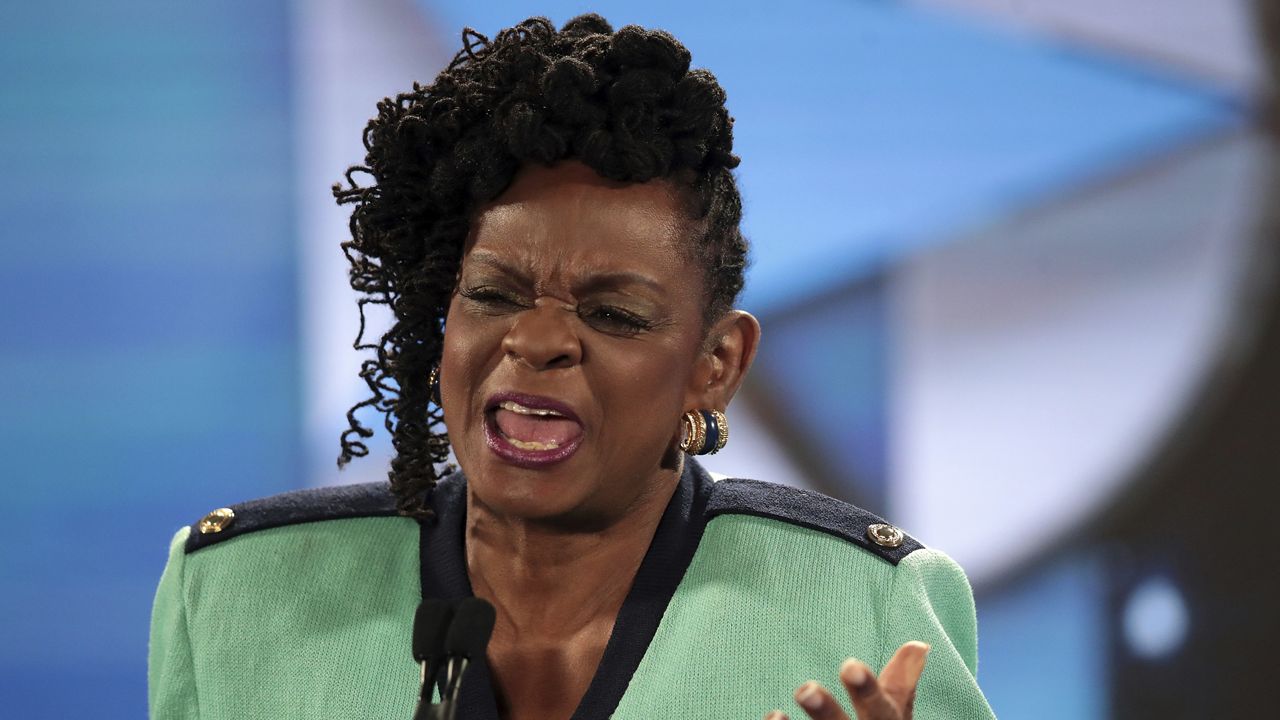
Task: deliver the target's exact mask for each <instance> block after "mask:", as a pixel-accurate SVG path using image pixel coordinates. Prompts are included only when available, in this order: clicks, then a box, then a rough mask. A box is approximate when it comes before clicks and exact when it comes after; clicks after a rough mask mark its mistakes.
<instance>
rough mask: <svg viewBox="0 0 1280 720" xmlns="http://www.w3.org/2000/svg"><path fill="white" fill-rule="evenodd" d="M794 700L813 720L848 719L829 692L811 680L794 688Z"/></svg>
mask: <svg viewBox="0 0 1280 720" xmlns="http://www.w3.org/2000/svg"><path fill="white" fill-rule="evenodd" d="M796 702H797V703H799V704H800V707H802V708H804V712H805V714H806V715H808V716H809V717H810V718H813V720H849V716H848V715H845V714H844V710H843V709H841V707H840V704H839V703H837V702H836V699H835V698H833V697H831V693H829V692H827V689H826V688H824V687H822V686H821V685H819V684H818V683H816V682H814V681H812V680H810V681H809V682H807V683H805V684H803V685H801V686H800V687H798V688H796Z"/></svg>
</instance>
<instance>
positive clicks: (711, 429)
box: [680, 410, 729, 455]
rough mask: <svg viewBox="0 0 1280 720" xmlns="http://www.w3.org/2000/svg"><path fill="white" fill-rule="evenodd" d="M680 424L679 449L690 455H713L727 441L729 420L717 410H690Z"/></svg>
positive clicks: (683, 416)
mask: <svg viewBox="0 0 1280 720" xmlns="http://www.w3.org/2000/svg"><path fill="white" fill-rule="evenodd" d="M680 426H681V430H680V449H681V450H683V451H685V452H687V453H689V454H690V455H715V454H716V453H718V452H720V451H721V450H722V449H724V446H725V443H727V442H729V420H728V418H726V417H725V416H724V413H722V412H720V411H719V410H690V411H688V412H686V413H685V414H684V415H682V416H681V417H680Z"/></svg>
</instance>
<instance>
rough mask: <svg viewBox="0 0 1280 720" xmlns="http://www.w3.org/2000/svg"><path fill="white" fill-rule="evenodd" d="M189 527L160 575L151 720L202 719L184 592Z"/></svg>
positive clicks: (150, 671)
mask: <svg viewBox="0 0 1280 720" xmlns="http://www.w3.org/2000/svg"><path fill="white" fill-rule="evenodd" d="M189 532H190V528H183V529H181V530H179V531H178V532H177V534H175V535H174V536H173V540H172V541H171V542H170V543H169V562H168V564H166V565H165V568H164V574H163V575H161V576H160V587H159V588H158V589H157V590H156V600H155V605H154V606H153V607H152V609H151V642H150V646H149V648H148V652H147V704H148V707H149V708H150V716H151V719H152V720H187V719H188V718H191V719H194V718H199V717H200V708H199V703H198V702H197V698H196V678H195V669H194V667H193V665H192V659H191V637H190V635H189V633H188V632H187V611H186V593H185V590H184V585H185V583H184V577H183V575H184V563H185V560H186V554H185V551H184V546H185V545H186V541H187V534H188V533H189Z"/></svg>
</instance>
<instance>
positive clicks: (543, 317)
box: [502, 297, 582, 370]
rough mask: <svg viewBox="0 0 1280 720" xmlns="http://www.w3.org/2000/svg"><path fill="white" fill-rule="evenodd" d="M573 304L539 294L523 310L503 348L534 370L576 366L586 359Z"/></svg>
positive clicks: (503, 340)
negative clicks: (568, 304) (565, 303)
mask: <svg viewBox="0 0 1280 720" xmlns="http://www.w3.org/2000/svg"><path fill="white" fill-rule="evenodd" d="M575 319H576V315H575V314H574V313H573V310H572V308H567V307H565V305H564V303H561V302H558V301H556V300H554V299H552V298H545V297H544V298H538V301H537V302H535V303H534V306H533V307H531V308H529V309H528V310H525V311H523V312H521V313H519V314H518V315H517V316H516V319H515V322H514V323H512V325H511V329H510V330H508V331H507V334H506V337H504V338H503V339H502V349H503V351H504V352H506V354H507V356H508V357H512V358H514V359H516V360H519V361H521V362H524V363H525V364H527V365H529V366H530V367H532V368H533V369H534V370H555V369H559V368H567V367H573V366H574V365H577V364H579V363H581V362H582V343H581V341H580V340H579V338H578V335H577V333H576V332H575V328H574V326H573V323H574V320H575Z"/></svg>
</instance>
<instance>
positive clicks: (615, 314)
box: [578, 305, 653, 335]
mask: <svg viewBox="0 0 1280 720" xmlns="http://www.w3.org/2000/svg"><path fill="white" fill-rule="evenodd" d="M578 316H579V317H581V318H582V321H583V322H585V323H586V324H587V325H590V326H591V327H593V328H595V329H596V330H599V331H601V332H606V333H610V334H613V335H637V334H639V333H642V332H644V331H646V330H650V329H652V328H653V323H652V322H650V321H649V320H647V319H645V318H643V317H640V316H639V315H636V314H635V313H633V312H630V311H628V310H623V309H622V308H620V307H615V306H613V305H597V306H594V307H590V308H579V310H578Z"/></svg>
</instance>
